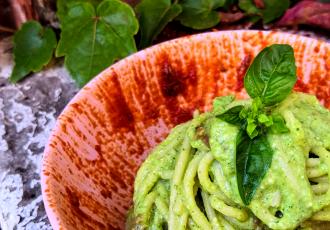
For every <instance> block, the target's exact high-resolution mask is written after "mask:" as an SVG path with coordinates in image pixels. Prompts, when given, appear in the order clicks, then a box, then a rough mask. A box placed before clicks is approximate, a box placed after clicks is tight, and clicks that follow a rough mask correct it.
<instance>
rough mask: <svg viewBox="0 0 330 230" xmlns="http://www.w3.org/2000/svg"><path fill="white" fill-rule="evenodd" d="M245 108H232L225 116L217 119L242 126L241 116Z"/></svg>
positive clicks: (240, 106) (222, 115)
mask: <svg viewBox="0 0 330 230" xmlns="http://www.w3.org/2000/svg"><path fill="white" fill-rule="evenodd" d="M243 108H244V107H243V106H242V105H238V106H235V107H232V108H230V109H228V110H227V111H226V112H224V113H223V114H220V115H218V116H217V118H220V119H221V120H223V121H226V122H228V123H229V124H232V125H241V124H242V119H241V118H240V116H239V114H240V112H241V110H242V109H243Z"/></svg>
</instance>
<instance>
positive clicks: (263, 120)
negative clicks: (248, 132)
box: [258, 113, 273, 127]
mask: <svg viewBox="0 0 330 230" xmlns="http://www.w3.org/2000/svg"><path fill="white" fill-rule="evenodd" d="M258 122H259V123H260V124H264V125H265V126H266V127H270V126H272V125H273V118H272V117H271V116H267V115H266V114H264V113H262V114H260V115H259V116H258Z"/></svg>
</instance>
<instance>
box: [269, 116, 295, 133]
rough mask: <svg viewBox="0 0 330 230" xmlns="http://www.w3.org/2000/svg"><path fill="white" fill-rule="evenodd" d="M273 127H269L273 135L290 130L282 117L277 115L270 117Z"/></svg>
mask: <svg viewBox="0 0 330 230" xmlns="http://www.w3.org/2000/svg"><path fill="white" fill-rule="evenodd" d="M272 118H273V125H272V126H270V130H269V131H270V132H271V133H274V134H280V133H288V132H289V131H290V130H289V129H288V127H286V125H285V121H284V119H283V117H282V116H281V115H279V114H274V115H272Z"/></svg>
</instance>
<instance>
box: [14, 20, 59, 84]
mask: <svg viewBox="0 0 330 230" xmlns="http://www.w3.org/2000/svg"><path fill="white" fill-rule="evenodd" d="M55 47H56V36H55V33H54V31H53V30H52V29H51V28H46V29H45V28H42V26H41V25H40V24H39V22H36V21H29V22H26V23H24V24H23V25H22V27H21V28H20V30H19V31H17V32H16V33H15V36H14V60H15V66H14V69H13V72H12V73H11V76H10V81H12V82H17V81H19V80H21V79H23V78H24V77H25V76H26V75H27V74H29V73H30V72H37V71H39V70H41V69H42V67H43V66H44V65H47V64H48V63H49V61H50V60H51V59H52V56H53V52H54V49H55Z"/></svg>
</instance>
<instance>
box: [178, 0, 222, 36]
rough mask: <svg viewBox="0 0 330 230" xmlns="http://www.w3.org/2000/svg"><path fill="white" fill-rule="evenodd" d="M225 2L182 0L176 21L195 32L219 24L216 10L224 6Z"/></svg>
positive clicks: (220, 0) (218, 0)
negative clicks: (180, 11) (180, 10)
mask: <svg viewBox="0 0 330 230" xmlns="http://www.w3.org/2000/svg"><path fill="white" fill-rule="evenodd" d="M225 2H226V1H225V0H183V1H181V2H180V4H181V6H182V13H181V14H180V15H179V17H178V19H179V20H180V22H181V24H182V25H184V26H187V27H191V28H193V29H196V30H202V29H207V28H211V27H213V26H215V25H216V24H218V23H219V22H220V16H219V13H218V12H217V11H215V10H216V9H217V8H219V7H221V6H223V5H224V4H225Z"/></svg>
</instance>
